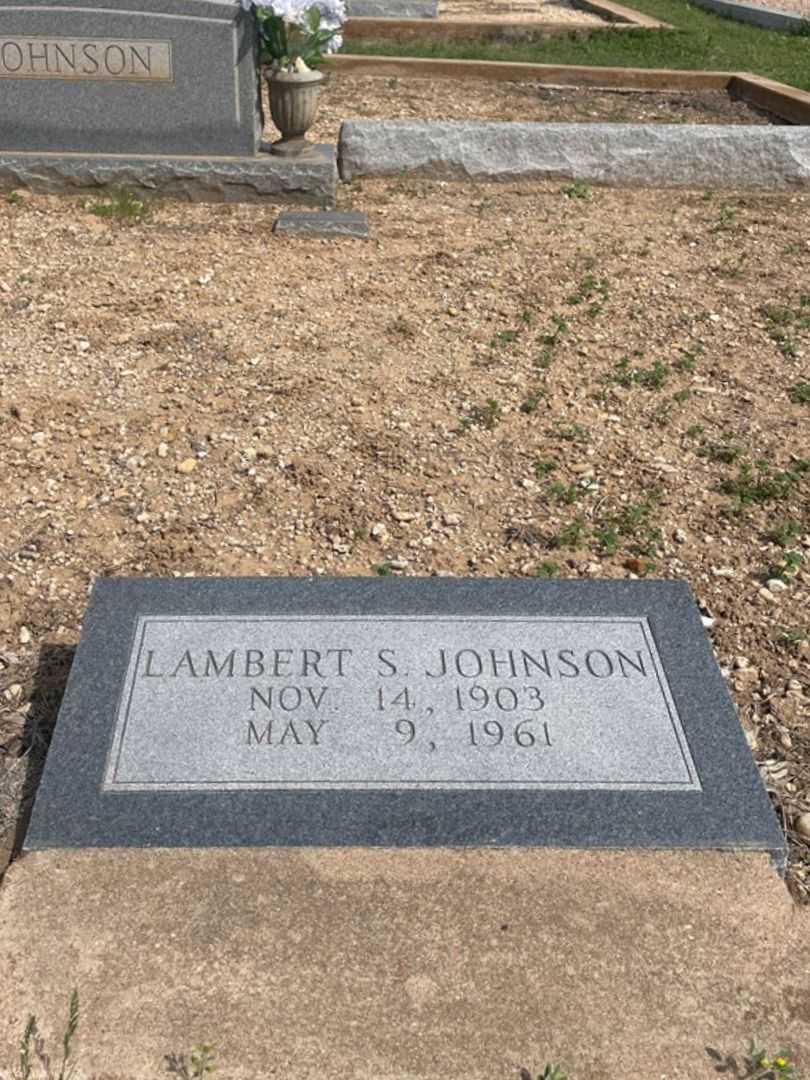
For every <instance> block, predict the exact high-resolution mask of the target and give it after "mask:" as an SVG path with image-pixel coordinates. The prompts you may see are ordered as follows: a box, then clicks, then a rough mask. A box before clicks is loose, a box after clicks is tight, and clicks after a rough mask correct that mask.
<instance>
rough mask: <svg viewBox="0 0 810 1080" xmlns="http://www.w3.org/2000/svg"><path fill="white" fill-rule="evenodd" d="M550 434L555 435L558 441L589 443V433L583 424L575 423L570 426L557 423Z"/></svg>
mask: <svg viewBox="0 0 810 1080" xmlns="http://www.w3.org/2000/svg"><path fill="white" fill-rule="evenodd" d="M552 434H554V435H556V436H557V438H558V439H562V440H563V442H572V443H587V442H590V441H591V433H590V432H589V431H588V429H587V428H586V427H585V426H584V425H583V424H579V423H577V422H576V421H574V422H573V423H571V424H565V423H563V422H562V421H557V424H556V426H555V428H554V430H553V432H552Z"/></svg>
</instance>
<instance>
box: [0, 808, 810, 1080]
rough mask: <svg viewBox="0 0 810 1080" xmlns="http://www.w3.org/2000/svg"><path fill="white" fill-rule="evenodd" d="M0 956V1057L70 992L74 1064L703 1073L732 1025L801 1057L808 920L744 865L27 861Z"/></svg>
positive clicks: (75, 857) (11, 886)
mask: <svg viewBox="0 0 810 1080" xmlns="http://www.w3.org/2000/svg"><path fill="white" fill-rule="evenodd" d="M144 798H145V799H147V800H148V799H149V798H150V796H149V795H145V796H144ZM0 955H2V957H3V963H2V965H0V968H1V969H2V970H0V1063H2V1064H3V1065H5V1064H6V1063H8V1064H9V1065H10V1064H11V1063H12V1062H13V1061H16V1047H17V1042H18V1040H19V1037H20V1035H21V1033H22V1030H23V1027H24V1025H25V1021H26V1018H27V1016H28V1014H29V1013H31V1012H35V1013H36V1015H37V1017H38V1021H39V1025H40V1028H41V1029H42V1031H43V1034H44V1035H45V1038H46V1050H48V1051H50V1052H52V1053H54V1054H57V1053H58V1051H59V1039H60V1038H61V1033H62V1031H63V1027H64V1021H65V1017H66V1014H67V1001H68V995H69V994H70V991H71V989H72V988H73V987H77V988H78V991H79V997H80V1008H81V1020H80V1026H79V1038H78V1051H79V1065H80V1075H81V1076H82V1077H90V1076H96V1077H115V1078H116V1080H135V1078H137V1080H149V1078H152V1077H154V1078H155V1080H157V1078H158V1077H161V1076H166V1074H167V1071H166V1070H167V1066H166V1061H165V1058H166V1057H167V1056H168V1055H178V1056H179V1055H181V1054H185V1056H186V1063H187V1064H188V1057H189V1051H190V1050H191V1048H192V1047H193V1046H194V1045H195V1043H200V1042H210V1043H213V1044H214V1045H215V1046H216V1048H217V1052H218V1066H219V1067H218V1070H217V1073H216V1075H217V1076H223V1077H228V1078H229V1080H248V1078H250V1080H258V1078H260V1077H261V1078H263V1080H264V1078H267V1077H275V1078H278V1080H281V1078H287V1077H290V1078H293V1077H294V1078H295V1080H316V1078H317V1080H461V1078H464V1080H501V1078H502V1080H518V1076H519V1070H520V1069H521V1068H526V1069H530V1070H532V1071H531V1075H532V1077H535V1076H537V1075H538V1074H539V1073H540V1072H542V1070H543V1067H544V1065H545V1064H546V1062H557V1063H559V1064H560V1065H561V1066H563V1071H564V1072H565V1074H566V1075H567V1076H569V1077H571V1078H572V1080H618V1078H619V1077H621V1078H622V1080H653V1078H659V1077H668V1078H671V1080H674V1078H686V1077H689V1078H690V1080H695V1078H697V1080H700V1078H703V1077H705V1078H706V1080H708V1078H710V1077H712V1076H716V1071H715V1069H714V1062H713V1061H712V1060H711V1058H710V1057H709V1055H708V1053H707V1048H711V1049H713V1050H714V1051H715V1052H717V1053H719V1054H721V1055H722V1056H723V1058H725V1057H726V1056H727V1055H736V1057H737V1059H738V1060H740V1058H741V1055H742V1054H744V1053H745V1051H746V1050H747V1047H748V1043H749V1040H750V1039H751V1038H752V1037H756V1039H757V1042H758V1045H760V1046H765V1047H767V1048H768V1049H769V1050H771V1051H772V1052H776V1051H777V1050H779V1049H781V1048H782V1047H786V1048H788V1049H789V1050H790V1051H791V1053H792V1054H793V1055H794V1057H795V1060H796V1062H797V1065H798V1066H799V1068H800V1071H802V1075H804V1073H803V1070H801V1066H802V1065H803V1064H805V1063H807V1062H808V1061H810V1057H808V1055H810V1011H808V1008H807V994H808V984H807V972H808V970H810V913H808V912H807V911H800V910H797V909H796V908H795V907H794V905H793V903H792V901H791V899H790V896H789V894H788V892H787V890H786V888H785V886H784V883H783V882H782V881H781V880H780V878H779V877H778V875H777V874H776V873H775V872H774V870H773V869H772V867H771V865H770V863H769V860H768V857H767V856H766V855H764V854H762V853H748V854H731V853H728V852H726V853H717V852H673V851H668V852H664V851H659V852H649V851H648V852H640V851H635V852H628V851H593V850H592V851H583V850H568V851H561V850H538V849H526V848H524V849H511V850H495V851H493V850H490V851H486V850H480V849H479V850H464V851H460V850H452V849H447V848H445V849H432V850H415V849H411V850H401V849H400V850H368V849H359V848H353V849H346V848H337V849H331V850H327V849H323V848H310V849H300V848H299V849H274V850H268V849H260V848H242V849H237V850H235V849H233V848H230V849H223V848H219V849H217V848H209V849H206V850H201V849H197V850H189V849H185V850H183V849H173V850H167V849H151V850H150V849H133V848H127V849H112V850H110V849H107V850H50V851H35V852H31V853H29V854H26V855H24V856H23V857H22V859H20V860H19V861H18V862H16V863H15V864H13V865H12V866H11V868H10V870H9V872H8V874H7V877H6V880H5V882H4V885H3V888H2V891H1V892H0ZM176 1075H189V1074H188V1073H185V1074H183V1073H179V1074H176ZM735 1075H736V1074H735Z"/></svg>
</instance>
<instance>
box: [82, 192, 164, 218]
mask: <svg viewBox="0 0 810 1080" xmlns="http://www.w3.org/2000/svg"><path fill="white" fill-rule="evenodd" d="M87 209H88V210H89V211H90V213H91V214H95V216H96V217H100V218H113V219H114V220H116V221H125V222H130V223H131V224H135V223H137V222H139V221H143V219H144V218H145V217H148V216H149V207H148V206H147V205H146V203H144V202H143V201H142V200H141V199H139V198H137V196H135V195H133V194H132V192H131V191H130V190H129V189H128V188H125V187H111V188H110V189H109V192H108V194H107V197H106V198H103V199H97V200H96V201H95V202H93V203H90V204H89V205H88V206H87Z"/></svg>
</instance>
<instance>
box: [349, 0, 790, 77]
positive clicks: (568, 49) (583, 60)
mask: <svg viewBox="0 0 810 1080" xmlns="http://www.w3.org/2000/svg"><path fill="white" fill-rule="evenodd" d="M633 6H634V8H636V9H637V10H638V11H641V12H643V13H644V14H645V15H651V16H653V18H656V19H661V20H662V21H663V22H667V23H669V24H670V25H671V26H673V27H675V30H674V32H669V33H666V32H665V33H661V32H660V31H657V30H629V31H628V30H622V31H621V32H617V31H616V30H611V29H606V30H599V31H597V32H596V33H593V34H591V35H590V36H589V37H587V38H575V37H574V36H573V34H572V35H571V36H570V37H561V38H547V39H546V40H544V41H535V42H522V43H518V42H516V43H508V42H483V41H409V42H396V41H352V42H351V43H350V44H349V45H348V47H347V48H346V51H347V52H351V53H354V54H359V55H368V56H424V57H432V56H435V57H444V58H447V59H452V60H506V61H513V62H524V63H534V64H588V65H599V66H609V67H641V68H684V69H686V70H693V71H694V70H696V69H701V68H703V69H709V70H721V71H751V72H755V73H757V74H759V75H765V76H768V77H769V78H772V79H778V80H780V81H781V82H786V83H789V84H790V85H792V86H797V87H799V88H800V89H802V90H810V64H808V62H807V49H808V39H807V37H806V36H805V35H803V34H789V33H783V32H779V31H776V30H763V29H760V28H759V27H755V26H747V25H746V24H745V23H738V22H734V21H733V20H731V19H724V18H721V17H720V16H719V15H714V14H712V13H711V12H708V11H703V10H702V9H701V8H697V7H693V6H692V5H691V4H684V3H683V0H634V3H633Z"/></svg>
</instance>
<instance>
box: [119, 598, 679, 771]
mask: <svg viewBox="0 0 810 1080" xmlns="http://www.w3.org/2000/svg"><path fill="white" fill-rule="evenodd" d="M265 787H268V788H288V789H318V788H360V789H375V788H380V789H396V788H451V789H455V788H491V787H494V788H504V789H515V788H543V787H545V788H582V787H585V788H627V789H642V790H645V789H649V790H662V789H664V790H700V781H699V779H698V777H697V774H696V771H695V767H694V764H693V761H692V758H691V755H690V751H689V747H688V745H687V742H686V739H685V737H684V733H683V729H682V726H681V722H680V719H679V717H678V714H677V710H676V707H675V704H674V702H673V699H672V695H671V693H670V690H669V686H668V684H667V679H666V673H665V672H664V670H663V667H662V664H661V661H660V658H659V656H658V652H657V649H656V646H655V641H654V639H653V636H652V634H651V632H650V628H649V625H648V624H647V621H646V619H644V618H612V619H606V618H597V617H579V618H565V617H525V618H489V617H483V616H482V617H480V618H479V617H467V616H464V617H450V616H445V617H404V616H403V617H387V616H369V617H359V616H358V617H349V616H341V617H333V616H324V617H303V616H301V617H292V616H291V617H275V616H267V617H255V616H250V617H244V618H242V617H239V616H232V617H224V616H223V617H211V616H204V617H203V616H201V617H195V616H142V617H140V618H139V619H138V623H137V626H136V629H135V636H134V640H133V646H132V652H131V656H130V660H129V665H128V671H127V676H126V681H125V685H124V688H123V693H122V695H121V701H120V706H119V709H118V714H117V716H116V718H115V724H114V730H113V737H112V742H111V747H110V751H109V754H108V760H107V767H106V771H105V778H104V789H105V790H106V791H127V790H129V791H131V790H172V789H175V790H179V789H200V790H227V789H230V788H248V789H250V788H265Z"/></svg>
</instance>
